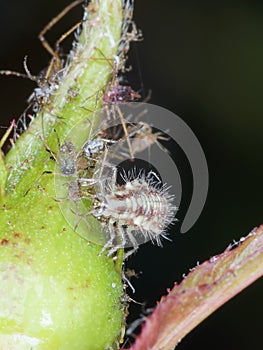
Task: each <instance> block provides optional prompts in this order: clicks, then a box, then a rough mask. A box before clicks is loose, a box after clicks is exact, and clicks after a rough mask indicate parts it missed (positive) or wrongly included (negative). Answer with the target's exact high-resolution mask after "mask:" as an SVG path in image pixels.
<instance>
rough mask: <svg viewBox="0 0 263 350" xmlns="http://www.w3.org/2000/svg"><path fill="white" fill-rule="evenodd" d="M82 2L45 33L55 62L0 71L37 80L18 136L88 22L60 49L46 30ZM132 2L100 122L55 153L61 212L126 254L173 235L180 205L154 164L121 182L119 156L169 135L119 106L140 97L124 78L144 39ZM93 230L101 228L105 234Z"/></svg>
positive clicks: (45, 100)
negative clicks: (38, 68)
mask: <svg viewBox="0 0 263 350" xmlns="http://www.w3.org/2000/svg"><path fill="white" fill-rule="evenodd" d="M81 2H82V0H76V1H74V2H73V3H71V4H70V5H69V6H67V7H66V8H65V9H64V10H63V11H62V12H61V13H60V14H59V15H58V16H57V17H55V18H54V19H53V20H52V21H51V22H50V23H48V25H47V26H45V27H44V29H43V30H42V31H41V32H40V34H39V39H40V41H41V43H42V44H43V46H44V47H45V49H46V50H47V51H48V52H49V53H50V54H51V55H52V60H51V63H50V65H49V66H48V68H47V69H46V70H45V71H44V72H43V73H41V74H40V75H39V76H33V75H32V74H31V73H30V71H29V69H28V67H27V63H26V60H25V61H24V69H25V72H26V74H21V73H16V72H12V71H0V74H6V75H16V76H20V77H26V78H29V79H31V80H33V81H34V82H36V83H37V87H36V88H35V90H34V92H33V94H32V95H31V96H30V98H29V100H28V103H29V106H28V108H27V109H26V111H25V112H24V113H23V114H22V116H21V117H20V118H19V120H18V122H17V123H16V125H15V126H14V129H15V130H14V140H15V139H16V138H17V137H18V136H19V134H21V133H22V132H23V131H24V130H25V129H27V126H28V120H29V121H30V122H31V121H32V120H33V119H34V116H35V115H36V114H37V113H38V112H39V110H40V109H41V108H42V107H43V105H46V104H49V102H50V98H51V96H52V95H53V94H54V93H55V92H56V90H57V89H58V87H59V85H60V83H61V81H62V79H63V76H64V74H65V72H66V70H67V67H68V66H67V62H65V61H64V60H63V59H62V58H61V55H60V52H59V51H60V50H59V45H60V43H61V42H62V41H63V40H64V39H65V38H66V37H67V36H68V35H70V34H71V33H72V32H73V31H75V29H77V28H78V27H79V26H80V24H81V23H77V24H76V25H75V26H74V27H73V28H71V29H70V30H69V31H68V32H66V33H65V34H64V35H62V36H61V37H60V38H59V40H58V41H57V42H56V44H55V48H54V49H53V48H52V47H51V46H50V45H49V43H48V42H47V41H46V39H45V37H44V35H45V34H46V32H47V31H48V30H50V29H51V27H52V26H53V25H54V24H56V23H57V22H58V21H59V20H60V19H61V18H62V17H63V16H64V15H65V14H66V13H67V12H68V11H69V10H70V9H71V8H72V7H74V6H76V5H78V4H80V3H81ZM132 4H133V2H132V1H129V0H127V1H126V2H124V9H123V13H124V16H123V17H124V20H123V28H122V37H121V40H120V42H119V50H118V53H117V55H116V57H115V59H114V63H113V64H112V68H113V69H112V75H113V77H112V80H111V81H110V82H109V83H108V84H107V86H106V87H105V91H104V92H103V95H102V98H101V101H100V102H101V105H102V109H101V110H99V111H98V112H97V113H100V115H101V116H100V119H101V123H100V126H99V127H98V129H97V130H96V131H94V130H92V127H91V126H92V125H93V120H92V121H86V123H87V125H88V126H90V128H91V130H90V131H89V132H87V133H86V134H85V130H86V129H88V128H87V127H86V129H85V126H84V127H83V121H82V124H81V126H80V127H79V126H77V127H75V128H74V129H73V130H72V132H71V133H70V134H69V135H68V137H67V138H66V140H65V141H64V142H63V143H61V144H60V142H59V147H58V148H59V152H58V154H56V155H55V154H53V152H51V153H52V155H53V158H54V159H55V161H56V169H55V187H56V196H57V201H58V202H59V204H60V207H61V210H62V213H63V214H64V216H65V218H66V219H67V221H68V222H69V223H70V224H71V225H72V226H73V228H74V229H75V230H76V232H78V233H79V234H81V235H83V236H85V237H86V238H87V239H88V240H90V241H93V242H95V243H98V244H101V245H102V246H103V249H102V252H103V251H105V250H107V251H108V255H112V254H114V253H115V252H116V251H117V250H118V249H119V248H131V249H130V250H129V251H128V252H127V254H126V256H128V255H130V254H131V253H132V252H133V251H134V250H136V249H137V248H138V246H139V245H140V244H141V243H144V242H146V241H148V240H151V241H152V242H156V243H157V245H161V238H167V237H166V231H165V230H166V227H167V226H168V225H169V224H170V223H171V222H173V220H174V216H175V212H176V210H177V208H176V206H175V205H174V204H173V200H174V196H173V195H171V194H169V188H167V187H166V185H163V184H162V182H161V180H160V178H159V176H158V175H157V173H156V172H154V171H151V172H149V173H148V174H147V173H146V172H145V171H144V170H141V171H139V172H138V173H137V175H136V172H135V170H131V171H127V172H124V171H122V173H121V175H122V179H123V182H124V183H123V184H121V185H120V184H118V183H117V173H118V168H117V163H116V159H118V161H119V162H120V161H121V160H124V159H126V158H130V159H131V160H132V161H133V160H134V159H135V155H136V154H138V153H140V152H141V151H143V150H145V149H149V148H150V147H151V145H152V144H154V143H156V144H158V145H160V143H159V140H165V138H164V136H163V135H162V133H159V132H157V133H155V132H153V129H152V127H151V126H150V125H149V124H147V123H145V122H136V123H133V122H130V121H129V117H127V118H126V117H124V113H123V111H122V109H121V107H120V106H121V105H122V104H125V103H130V102H134V101H137V100H138V99H140V97H141V96H140V94H139V93H138V92H136V91H134V90H133V89H132V88H131V87H130V86H128V85H125V84H123V73H124V72H125V71H127V68H126V59H127V52H128V50H129V46H130V43H131V42H132V41H136V40H141V38H142V36H141V33H140V32H139V31H137V28H136V26H135V24H134V22H133V21H132V10H133V7H132ZM84 20H85V16H84ZM100 57H102V58H98V59H106V60H107V61H108V62H110V60H108V59H107V58H106V57H104V55H103V53H102V52H101V53H100ZM70 59H71V58H70V56H69V60H70ZM109 64H110V63H109ZM71 92H72V91H71ZM72 93H74V91H73V92H72ZM84 124H85V121H84ZM88 208H89V209H88ZM98 228H99V229H98ZM94 232H95V233H96V232H99V236H98V235H97V233H96V234H95V233H94Z"/></svg>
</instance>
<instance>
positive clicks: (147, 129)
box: [129, 122, 170, 155]
mask: <svg viewBox="0 0 263 350" xmlns="http://www.w3.org/2000/svg"><path fill="white" fill-rule="evenodd" d="M129 132H131V131H129ZM169 139H170V138H169V137H167V136H165V135H164V134H163V133H162V132H161V131H157V132H153V130H152V127H151V126H150V125H149V124H147V123H145V122H139V123H138V124H137V130H136V131H135V132H134V133H133V137H132V138H131V141H130V142H131V148H132V151H133V154H134V155H135V154H137V153H140V152H143V151H144V150H145V149H148V150H149V151H150V147H151V146H152V145H153V144H157V146H158V147H159V148H160V149H161V150H162V151H164V152H168V151H167V149H166V148H165V147H163V146H162V144H161V143H160V142H159V140H161V141H169Z"/></svg>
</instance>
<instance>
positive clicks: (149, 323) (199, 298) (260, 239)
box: [129, 225, 263, 350]
mask: <svg viewBox="0 0 263 350" xmlns="http://www.w3.org/2000/svg"><path fill="white" fill-rule="evenodd" d="M235 246H236V244H235ZM262 275H263V225H261V226H260V227H259V228H257V229H256V230H254V231H252V232H251V233H250V234H249V235H248V236H247V237H246V238H241V239H240V242H239V244H238V246H236V247H231V246H230V247H228V248H227V249H226V250H225V251H224V252H223V253H222V254H220V255H216V256H214V257H213V258H211V259H210V260H207V261H205V262H204V263H203V264H201V265H200V266H197V267H196V268H194V269H192V270H191V272H190V273H189V274H188V276H187V277H185V278H184V280H183V281H182V282H181V283H180V284H179V285H177V284H175V286H174V288H173V289H172V290H171V291H169V292H168V295H167V296H164V297H162V299H161V300H160V302H159V303H158V304H157V307H156V309H155V310H154V312H153V313H152V314H151V315H150V316H149V317H148V318H147V319H146V322H145V324H144V325H143V327H142V332H141V334H140V335H139V336H138V337H137V339H136V341H135V343H134V344H133V345H132V346H131V347H130V348H129V350H146V349H147V350H172V349H174V347H175V346H176V345H177V344H178V343H179V342H180V341H181V340H182V338H183V337H184V336H185V335H186V334H188V333H189V332H190V331H191V330H192V329H193V328H195V327H196V326H197V325H198V324H199V323H200V322H202V321H203V320H204V319H205V318H206V317H208V316H209V315H210V314H211V313H212V312H214V311H215V310H216V309H218V308H219V307H220V306H221V305H223V304H224V303H225V302H227V301H228V300H229V299H231V298H232V297H234V296H235V295H236V294H238V293H239V292H240V291H242V290H243V289H244V288H246V287H247V286H248V285H250V284H251V283H253V282H254V281H255V280H257V279H258V278H260V277H261V276H262Z"/></svg>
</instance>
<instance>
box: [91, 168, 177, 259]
mask: <svg viewBox="0 0 263 350" xmlns="http://www.w3.org/2000/svg"><path fill="white" fill-rule="evenodd" d="M115 179H116V171H115V173H114V175H113V177H112V183H111V184H109V183H106V184H105V186H104V187H103V188H102V187H101V192H100V193H97V195H96V196H95V198H96V200H95V203H94V209H93V212H92V215H93V216H95V217H97V218H99V219H100V220H101V222H102V223H103V225H104V227H105V228H106V229H107V233H108V242H107V243H106V244H105V245H104V247H103V249H102V251H104V250H106V249H107V248H109V251H108V255H111V254H113V253H115V252H116V251H117V250H118V249H119V248H124V247H132V249H131V250H130V251H128V252H127V253H126V257H127V256H129V255H130V254H132V253H133V252H134V251H135V250H136V249H137V248H138V246H139V244H141V243H144V242H146V241H148V240H151V241H152V242H156V243H157V245H161V238H162V237H163V238H167V237H166V232H165V229H166V227H167V226H168V225H169V224H170V223H171V222H172V221H173V220H174V216H175V212H176V210H177V207H176V206H175V205H174V204H173V198H174V196H173V195H170V194H169V193H168V188H167V187H166V186H163V185H162V184H161V181H160V179H159V177H158V176H157V175H156V174H155V173H154V172H150V173H149V174H148V175H145V174H144V173H143V172H140V173H139V175H138V176H137V177H136V178H133V173H132V172H129V173H128V174H124V175H123V179H124V180H125V184H124V185H121V186H120V185H117V184H116V181H115Z"/></svg>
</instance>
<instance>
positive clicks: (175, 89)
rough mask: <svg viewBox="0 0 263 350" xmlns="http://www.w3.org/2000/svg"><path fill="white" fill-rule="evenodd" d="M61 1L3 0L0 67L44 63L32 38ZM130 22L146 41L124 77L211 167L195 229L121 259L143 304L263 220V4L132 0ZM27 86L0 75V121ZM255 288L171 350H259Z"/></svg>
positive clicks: (61, 28)
mask: <svg viewBox="0 0 263 350" xmlns="http://www.w3.org/2000/svg"><path fill="white" fill-rule="evenodd" d="M68 3H69V1H66V0H63V1H62V0H56V1H52V2H51V1H43V0H37V1H36V0H34V1H33V0H23V1H21V0H13V1H12V2H11V1H10V2H7V1H1V2H0V6H1V7H0V42H1V51H0V69H13V70H17V71H20V72H23V67H22V62H23V58H24V56H25V55H28V65H29V67H30V70H31V71H32V74H37V73H38V72H39V71H40V70H41V69H42V68H44V67H46V66H47V64H48V60H49V55H48V54H47V53H46V52H45V50H44V49H43V48H42V47H41V44H40V43H39V42H38V39H37V34H38V32H39V31H40V30H41V29H42V27H43V26H44V25H45V24H46V23H47V22H48V21H49V20H50V19H51V18H52V17H53V16H54V15H56V14H57V13H58V12H59V11H60V10H61V9H62V8H63V7H65V6H66V5H67V4H68ZM80 17H81V10H80V8H79V9H76V10H74V11H73V12H72V14H71V15H70V16H68V17H67V18H66V19H64V20H63V21H62V22H61V23H60V24H59V25H58V26H56V27H55V28H54V29H52V31H51V32H50V33H49V36H48V38H49V39H50V41H51V42H53V41H54V40H55V39H56V38H57V37H58V36H59V35H60V34H61V33H63V32H65V31H66V30H67V29H68V28H69V27H70V26H71V25H72V24H74V23H75V22H76V20H77V19H79V18H80ZM135 20H136V23H137V25H138V27H139V28H141V29H142V31H143V34H144V42H143V43H140V44H138V45H135V46H136V50H135V46H133V50H132V57H133V60H132V61H133V62H132V63H133V66H134V72H133V75H132V76H130V77H129V79H130V83H131V84H132V86H133V87H134V88H135V89H140V88H141V83H142V82H143V84H144V92H145V94H147V91H149V90H152V99H151V101H150V102H151V103H154V104H157V105H160V106H163V107H165V108H167V109H170V110H171V111H173V112H175V113H177V114H178V115H179V116H180V117H181V118H182V119H183V120H184V121H185V122H186V123H187V124H188V125H189V126H190V127H191V128H192V130H193V131H194V133H195V134H196V136H197V137H198V139H199V141H200V143H201V145H202V147H203V149H204V151H205V154H206V157H207V162H208V166H209V173H210V188H209V195H208V199H207V202H206V205H205V208H204V211H203V213H202V215H201V216H200V218H199V220H198V222H197V223H196V224H195V225H194V227H193V228H192V229H191V230H190V231H189V232H188V233H187V234H185V235H179V234H177V235H174V237H173V242H172V243H171V242H164V248H163V249H160V248H158V247H155V246H152V245H151V244H146V245H144V246H142V247H141V248H140V249H139V251H138V253H137V254H136V255H135V256H134V257H132V258H131V259H130V260H129V262H128V265H129V267H130V268H135V269H136V270H137V271H142V272H143V273H142V275H141V277H140V278H139V279H138V280H135V281H134V286H135V287H136V294H135V295H132V294H131V297H132V298H134V299H135V300H137V301H145V302H147V303H146V306H145V308H149V307H151V306H153V305H154V303H155V301H156V300H158V299H159V298H160V296H161V295H162V294H164V293H165V291H166V288H168V287H172V285H173V282H174V281H180V280H181V278H182V274H183V273H187V272H188V270H189V269H190V268H191V267H194V266H195V265H196V263H197V262H203V261H204V260H206V259H208V258H210V257H211V256H213V255H214V254H217V253H220V252H222V251H223V250H224V249H225V248H226V247H227V246H228V244H229V243H231V242H232V241H233V240H238V239H239V238H240V237H241V236H245V235H246V234H247V233H248V232H249V231H250V230H251V229H253V227H255V226H257V225H259V224H260V223H262V222H263V218H262V206H263V205H262V203H261V202H262V200H261V198H262V197H261V188H262V180H261V177H262V170H263V166H262V144H263V142H262V127H263V119H262V112H263V107H262V100H263V95H262V81H263V63H262V62H263V43H262V38H263V3H262V1H250V2H249V1H231V0H230V1H223V0H221V1H208V0H206V1H205V0H203V1H198V0H196V1H191V0H180V1H150V0H145V1H139V0H137V1H136V6H135ZM137 56H138V57H139V60H138V59H137V58H136V57H137ZM138 67H140V69H139V68H138ZM139 71H141V74H142V78H141V77H140V74H139ZM33 87H34V84H33V83H32V82H30V81H27V80H23V79H18V78H13V77H0V91H1V96H0V108H1V122H0V125H2V126H6V125H9V122H10V120H11V119H12V118H15V117H18V116H19V115H20V114H21V112H22V111H23V110H24V108H25V107H26V102H25V101H26V99H27V97H28V96H29V95H30V93H31V92H32V89H33ZM262 287H263V283H262V280H261V281H258V282H256V283H255V284H254V285H252V286H250V287H249V288H248V289H247V290H245V291H243V292H242V293H241V294H240V295H238V296H237V297H235V298H234V299H233V300H231V301H230V302H228V303H227V304H226V305H224V306H223V307H221V308H220V309H219V310H218V311H216V312H215V313H214V314H213V315H212V316H210V317H209V318H208V319H207V320H205V321H204V322H203V323H202V324H201V325H200V326H199V327H197V328H196V329H195V330H194V331H193V332H192V333H191V334H189V335H188V336H187V337H186V338H185V339H184V340H183V341H182V343H181V344H180V345H179V346H178V349H181V350H189V349H199V348H202V349H203V350H205V349H209V350H210V349H214V350H216V349H222V348H223V349H227V350H228V349H231V350H235V349H238V350H243V349H244V350H247V349H248V348H249V349H261V347H262V345H260V344H262V325H263V324H262V314H263V306H262V305H263V303H262ZM131 310H132V311H133V316H132V317H131V319H130V320H132V319H133V318H134V317H137V316H138V315H139V313H140V312H142V308H141V307H140V306H136V305H133V306H132V308H131Z"/></svg>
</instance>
